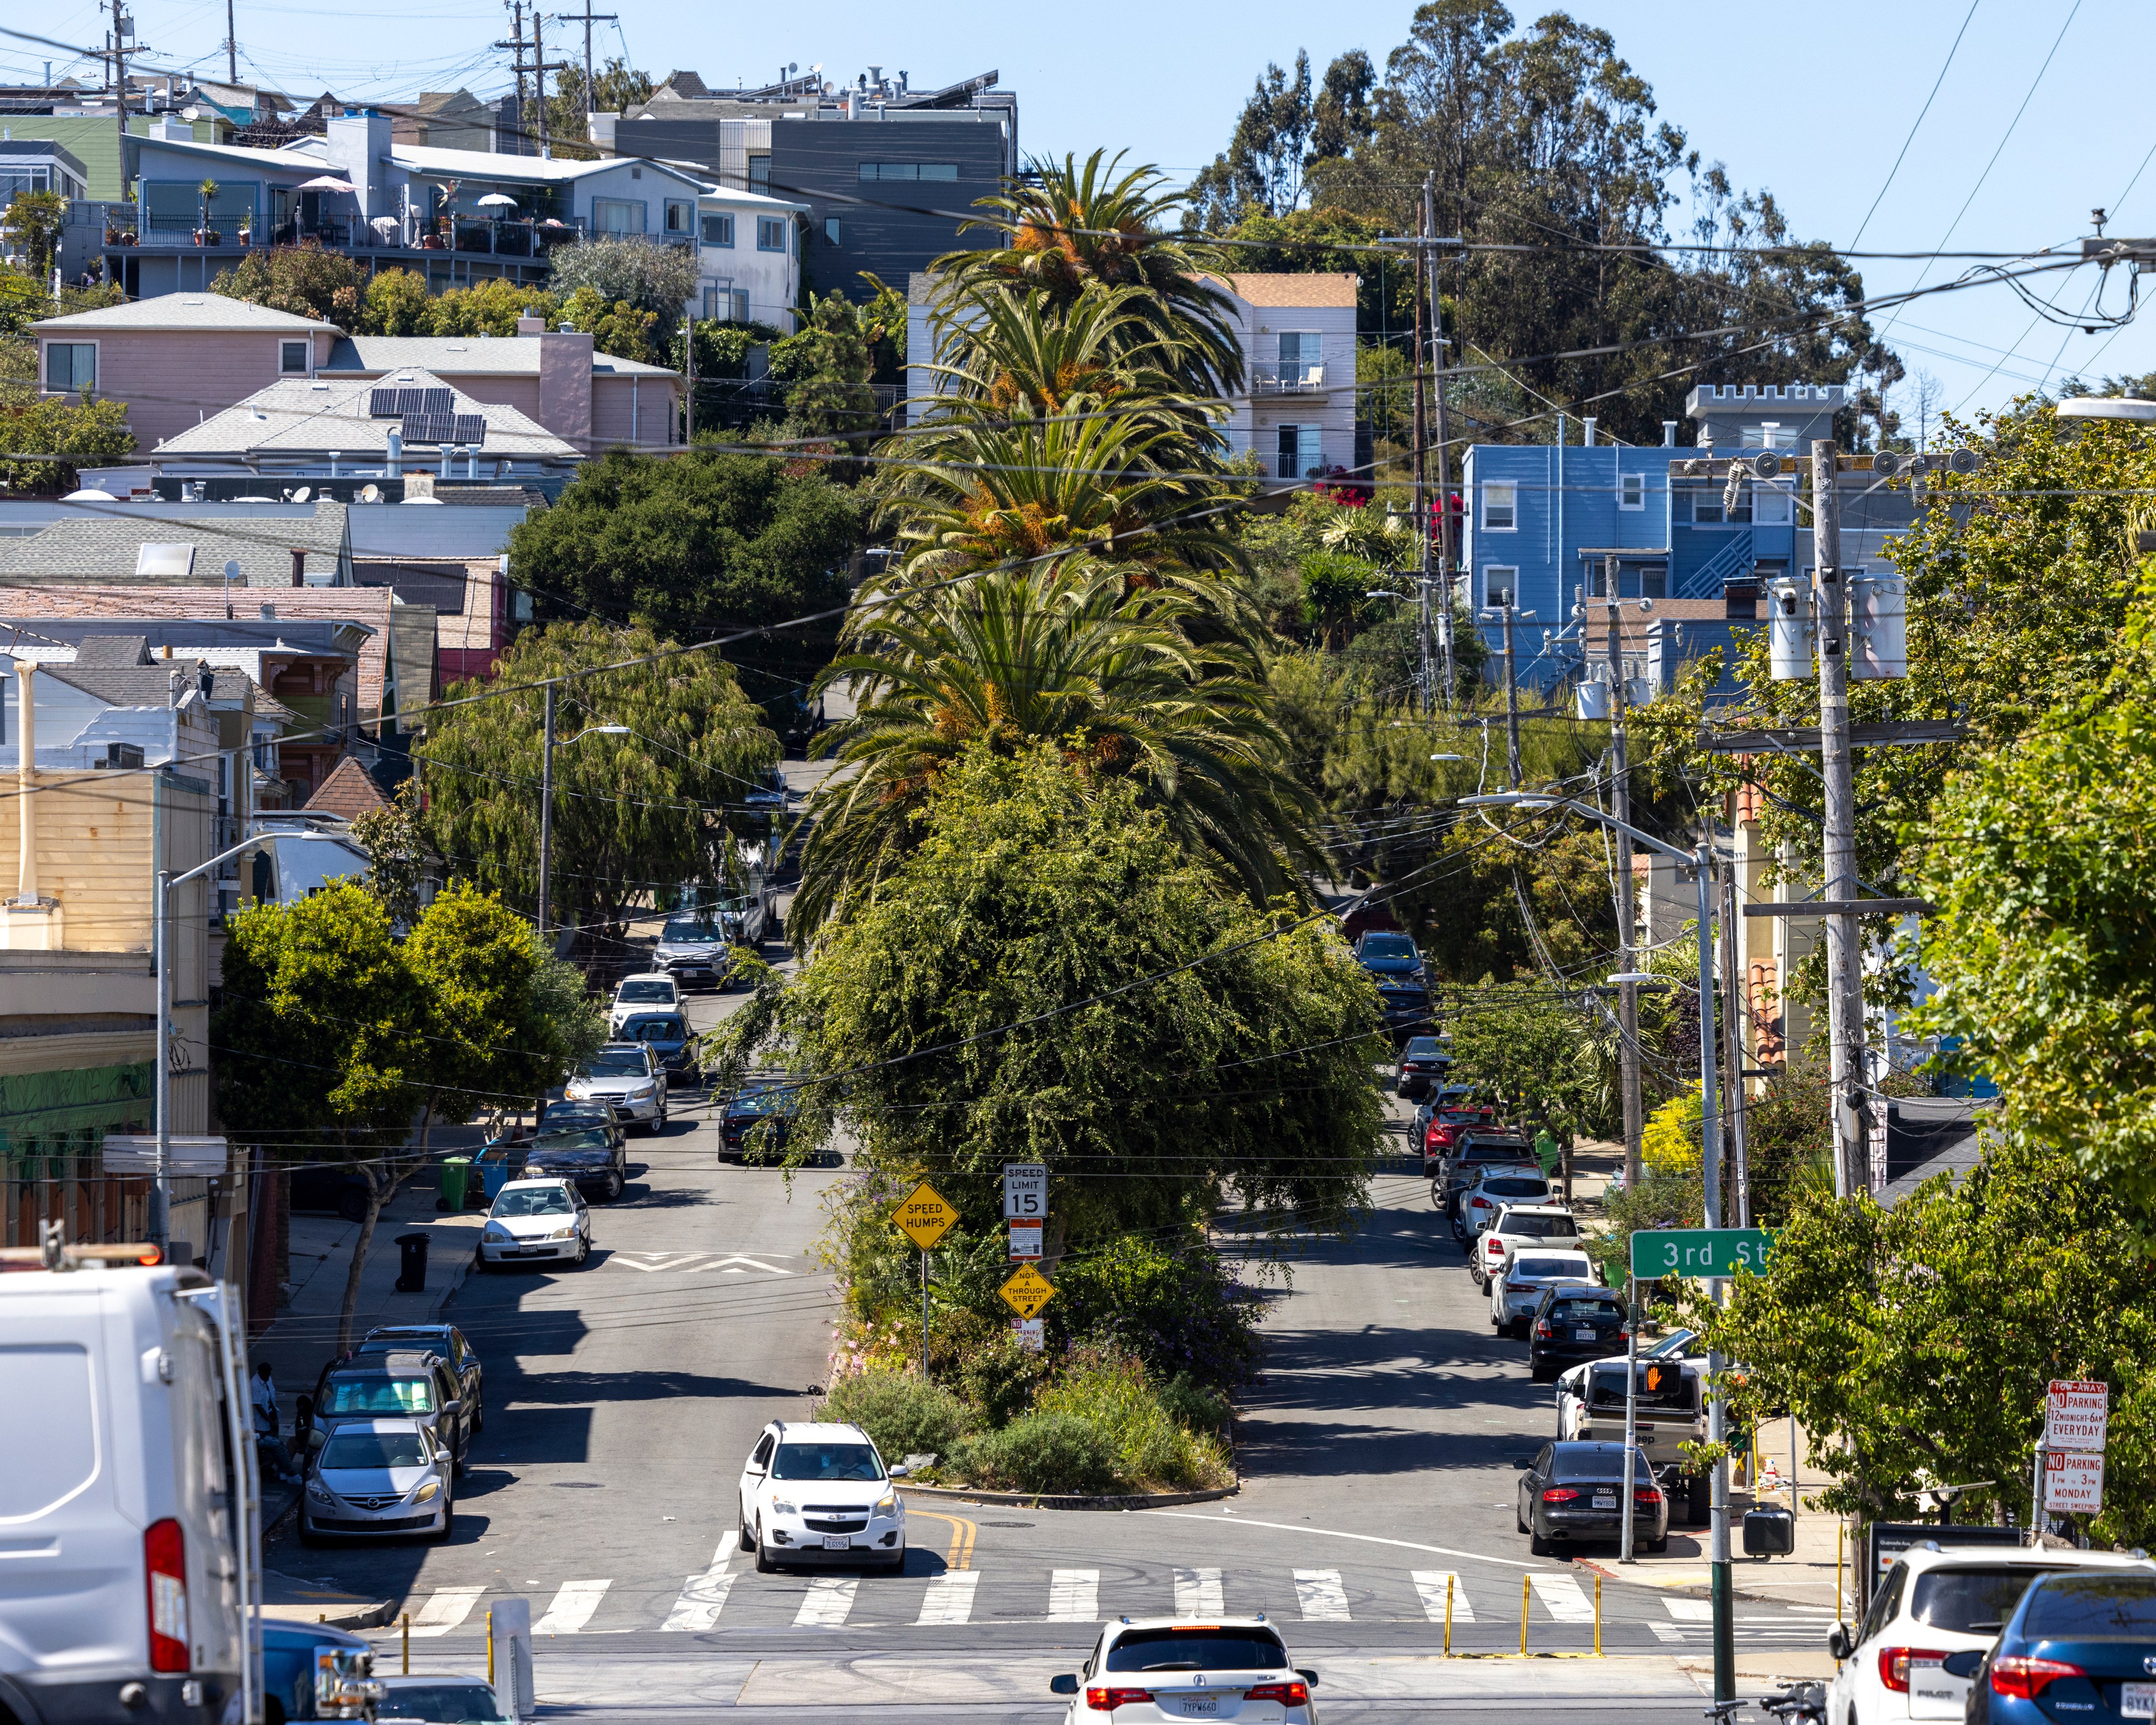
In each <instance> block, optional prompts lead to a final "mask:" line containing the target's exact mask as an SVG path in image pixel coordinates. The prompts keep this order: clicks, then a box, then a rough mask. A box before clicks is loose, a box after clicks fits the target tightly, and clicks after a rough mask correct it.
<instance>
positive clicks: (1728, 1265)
mask: <svg viewBox="0 0 2156 1725" xmlns="http://www.w3.org/2000/svg"><path fill="white" fill-rule="evenodd" d="M1773 1246H1774V1241H1773V1240H1772V1238H1771V1237H1770V1236H1769V1235H1768V1232H1767V1230H1765V1229H1763V1228H1642V1229H1640V1230H1639V1231H1638V1232H1637V1233H1635V1234H1634V1235H1633V1236H1632V1274H1633V1275H1634V1276H1636V1277H1637V1278H1638V1279H1639V1280H1640V1281H1656V1280H1658V1279H1660V1278H1661V1277H1662V1276H1682V1277H1684V1278H1686V1279H1687V1280H1691V1281H1718V1280H1720V1279H1722V1278H1723V1277H1726V1276H1734V1275H1736V1274H1737V1272H1738V1271H1740V1270H1748V1271H1751V1272H1752V1273H1753V1275H1755V1276H1756V1275H1758V1274H1759V1273H1760V1272H1761V1271H1763V1270H1765V1269H1766V1267H1767V1254H1768V1251H1770V1250H1772V1249H1773Z"/></svg>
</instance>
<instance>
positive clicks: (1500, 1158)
mask: <svg viewBox="0 0 2156 1725" xmlns="http://www.w3.org/2000/svg"><path fill="white" fill-rule="evenodd" d="M1460 1155H1461V1157H1462V1158H1464V1159H1465V1160H1466V1161H1468V1162H1532V1161H1533V1160H1534V1152H1532V1150H1530V1149H1528V1148H1527V1144H1526V1143H1525V1142H1524V1141H1522V1140H1521V1139H1518V1138H1474V1139H1471V1140H1469V1142H1468V1143H1467V1145H1466V1147H1465V1148H1464V1149H1463V1150H1462V1151H1461V1152H1460Z"/></svg>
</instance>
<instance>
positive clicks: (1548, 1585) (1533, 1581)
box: [1527, 1573, 1594, 1623]
mask: <svg viewBox="0 0 2156 1725" xmlns="http://www.w3.org/2000/svg"><path fill="white" fill-rule="evenodd" d="M1527 1585H1528V1586H1530V1587H1532V1589H1534V1590H1535V1597H1536V1598H1537V1599H1540V1600H1541V1601H1542V1604H1543V1610H1545V1611H1547V1612H1548V1613H1549V1615H1551V1616H1552V1617H1553V1618H1555V1619H1556V1620H1558V1622H1559V1623H1592V1622H1594V1605H1593V1604H1590V1603H1589V1600H1588V1597H1587V1594H1586V1593H1585V1592H1584V1590H1583V1589H1581V1587H1580V1585H1579V1584H1578V1582H1577V1581H1576V1580H1574V1579H1573V1578H1572V1577H1571V1576H1569V1575H1549V1574H1538V1573H1531V1574H1529V1575H1528V1577H1527Z"/></svg>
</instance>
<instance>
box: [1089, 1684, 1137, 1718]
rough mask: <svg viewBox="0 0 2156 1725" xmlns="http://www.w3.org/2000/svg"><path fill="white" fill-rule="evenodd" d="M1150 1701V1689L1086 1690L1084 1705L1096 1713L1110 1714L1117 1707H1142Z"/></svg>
mask: <svg viewBox="0 0 2156 1725" xmlns="http://www.w3.org/2000/svg"><path fill="white" fill-rule="evenodd" d="M1151 1700H1152V1690H1150V1689H1088V1690H1087V1691H1086V1706H1087V1707H1091V1708H1092V1709H1094V1711H1095V1712H1102V1713H1106V1712H1113V1711H1114V1710H1115V1709H1116V1708H1117V1707H1142V1706H1143V1705H1144V1704H1145V1703H1146V1702H1149V1701H1151Z"/></svg>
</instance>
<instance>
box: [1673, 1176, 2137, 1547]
mask: <svg viewBox="0 0 2156 1725" xmlns="http://www.w3.org/2000/svg"><path fill="white" fill-rule="evenodd" d="M2141 1248H2142V1242H2141V1240H2140V1237H2139V1233H2138V1229H2137V1227H2136V1226H2135V1224H2134V1223H2133V1221H2132V1220H2131V1219H2129V1218H2128V1214H2126V1213H2125V1212H2124V1211H2123V1209H2121V1208H2120V1206H2119V1205H2118V1204H2117V1203H2116V1202H2115V1201H2114V1200H2113V1199H2112V1197H2111V1196H2110V1194H2108V1193H2107V1191H2106V1190H2105V1189H2103V1187H2102V1186H2101V1185H2099V1184H2097V1183H2092V1182H2091V1181H2090V1180H2089V1179H2088V1178H2087V1177H2086V1175H2085V1174H2084V1173H2083V1171H2082V1168H2080V1167H2078V1166H2077V1165H2076V1163H2075V1161H2074V1159H2073V1158H2071V1157H2069V1156H2066V1155H2062V1154H2061V1153H2057V1152H2055V1151H2052V1150H2049V1149H2046V1148H2043V1147H2038V1146H2035V1145H2032V1144H2028V1143H2025V1142H2020V1140H2019V1139H2017V1138H2015V1137H2006V1138H2004V1139H2000V1140H1995V1141H1994V1142H1991V1143H1990V1144H1989V1146H1988V1147H1987V1151H1986V1154H1985V1157H1984V1161H1983V1162H1982V1163H1979V1165H1978V1166H1977V1167H1976V1168H1974V1170H1972V1171H1971V1172H1970V1173H1969V1175H1968V1176H1967V1177H1966V1178H1964V1179H1963V1180H1962V1182H1961V1183H1959V1184H1958V1185H1955V1184H1954V1183H1953V1182H1952V1180H1951V1179H1950V1178H1948V1177H1946V1176H1941V1177H1939V1178H1936V1179H1933V1180H1931V1181H1928V1182H1927V1183H1925V1184H1924V1185H1923V1186H1922V1188H1920V1189H1918V1190H1917V1192H1916V1193H1915V1194H1912V1195H1911V1196H1910V1197H1908V1198H1906V1199H1903V1200H1902V1202H1901V1203H1900V1204H1897V1205H1896V1206H1895V1208H1894V1209H1892V1210H1882V1209H1880V1208H1879V1207H1878V1206H1877V1205H1876V1204H1874V1203H1873V1202H1872V1201H1871V1199H1870V1198H1869V1197H1868V1196H1866V1195H1863V1194H1859V1195H1858V1196H1857V1198H1856V1199H1854V1200H1853V1201H1851V1202H1849V1203H1840V1202H1837V1201H1836V1200H1835V1199H1834V1197H1833V1195H1832V1193H1831V1190H1830V1189H1828V1190H1823V1191H1820V1190H1815V1193H1814V1194H1813V1195H1811V1196H1809V1197H1808V1198H1807V1199H1804V1200H1803V1201H1801V1202H1799V1204H1797V1205H1796V1206H1795V1207H1794V1209H1792V1210H1791V1212H1790V1214H1789V1218H1788V1220H1787V1221H1786V1222H1785V1223H1784V1225H1783V1227H1782V1229H1781V1230H1780V1232H1779V1233H1778V1234H1777V1235H1776V1236H1775V1240H1774V1253H1773V1255H1772V1256H1770V1257H1769V1259H1768V1266H1767V1272H1766V1274H1765V1275H1764V1276H1751V1275H1743V1276H1739V1277H1738V1279H1737V1281H1736V1282H1735V1283H1734V1284H1733V1286H1732V1291H1731V1294H1730V1297H1729V1303H1728V1305H1727V1307H1724V1308H1721V1309H1717V1308H1716V1307H1714V1306H1713V1305H1712V1303H1711V1302H1710V1301H1707V1300H1705V1299H1704V1298H1698V1297H1695V1298H1692V1299H1690V1300H1688V1301H1686V1320H1687V1322H1691V1323H1693V1324H1695V1325H1697V1327H1700V1328H1701V1329H1702V1332H1704V1334H1705V1335H1706V1336H1707V1338H1708V1339H1709V1341H1710V1342H1711V1343H1712V1345H1713V1346H1714V1347H1716V1348H1718V1349H1719V1350H1720V1351H1721V1352H1722V1354H1723V1355H1724V1356H1725V1357H1726V1358H1732V1359H1741V1360H1743V1362H1744V1364H1745V1373H1744V1377H1743V1381H1742V1382H1741V1383H1738V1382H1732V1383H1730V1384H1727V1385H1726V1386H1725V1389H1726V1391H1727V1394H1730V1396H1731V1399H1732V1405H1733V1407H1734V1409H1735V1410H1736V1413H1737V1415H1738V1419H1739V1420H1740V1421H1743V1422H1746V1423H1748V1422H1750V1421H1751V1420H1755V1419H1757V1418H1758V1417H1760V1416H1762V1415H1763V1414H1765V1413H1766V1412H1768V1410H1770V1409H1783V1408H1786V1409H1788V1410H1789V1412H1791V1413H1793V1414H1795V1415H1796V1417H1797V1418H1798V1419H1799V1420H1801V1421H1802V1422H1803V1424H1804V1429H1805V1430H1807V1431H1809V1432H1810V1433H1811V1434H1812V1440H1813V1443H1814V1445H1815V1447H1814V1450H1813V1454H1814V1455H1815V1456H1816V1457H1817V1458H1819V1460H1820V1461H1821V1462H1822V1464H1823V1465H1824V1466H1825V1467H1826V1468H1827V1469H1828V1471H1830V1472H1831V1473H1833V1474H1834V1475H1835V1484H1834V1485H1833V1486H1830V1487H1829V1488H1828V1489H1827V1490H1826V1491H1824V1492H1822V1493H1821V1494H1820V1500H1819V1502H1820V1507H1823V1508H1825V1509H1827V1510H1830V1511H1832V1512H1840V1513H1848V1512H1857V1513H1860V1514H1862V1515H1866V1516H1868V1517H1881V1518H1887V1519H1904V1518H1908V1517H1911V1515H1912V1512H1914V1511H1915V1510H1916V1509H1917V1491H1919V1490H1921V1489H1922V1486H1924V1485H1925V1484H1927V1483H1929V1482H1932V1481H1955V1482H1958V1481H1968V1480H1995V1481H1998V1482H1999V1484H1998V1486H1997V1487H1996V1488H1995V1489H1994V1490H1992V1491H1984V1492H1981V1493H1979V1494H1977V1496H1976V1497H1974V1500H1973V1501H1972V1500H1964V1503H1963V1512H1964V1513H1967V1512H1969V1511H1971V1510H1974V1512H1975V1513H1976V1516H1977V1518H1979V1519H1982V1518H1983V1517H1984V1512H1985V1511H1986V1510H1987V1509H1989V1507H1992V1506H1993V1505H2004V1506H2005V1507H2008V1508H2010V1509H2013V1510H2015V1511H2017V1512H2019V1513H2020V1515H2021V1516H2022V1517H2024V1519H2026V1518H2027V1517H2028V1514H2029V1511H2030V1501H2029V1477H2030V1458H2031V1454H2032V1451H2033V1449H2034V1445H2035V1440H2036V1437H2037V1435H2039V1433H2040V1431H2041V1430H2042V1427H2043V1407H2044V1389H2045V1385H2046V1383H2048V1382H2049V1381H2050V1380H2051V1379H2052V1378H2077V1379H2078V1378H2087V1379H2092V1380H2095V1381H2097V1382H2102V1383H2107V1384H2110V1385H2111V1387H2112V1395H2111V1426H2110V1441H2109V1449H2108V1451H2107V1455H2106V1456H2105V1458H2104V1471H2105V1479H2104V1503H2105V1508H2104V1512H2103V1513H2102V1515H2101V1516H2099V1517H2096V1518H2095V1519H2094V1521H2093V1522H2092V1526H2091V1527H2090V1530H2089V1531H2090V1532H2091V1533H2092V1535H2094V1536H2095V1537H2096V1538H2097V1539H2099V1540H2101V1541H2104V1542H2112V1541H2115V1542H2117V1543H2118V1544H2120V1545H2122V1546H2124V1545H2138V1544H2143V1543H2146V1542H2147V1541H2148V1538H2149V1537H2150V1535H2151V1532H2152V1531H2156V1489H2152V1488H2156V1374H2152V1373H2151V1371H2150V1369H2149V1368H2150V1364H2151V1362H2152V1357H2156V1324H2152V1314H2156V1260H2152V1259H2151V1258H2150V1257H2149V1256H2148V1254H2147V1253H2146V1252H2145V1251H2144V1250H2142V1249H2141Z"/></svg>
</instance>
